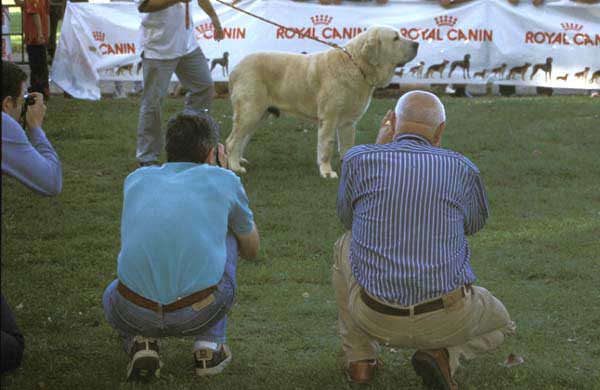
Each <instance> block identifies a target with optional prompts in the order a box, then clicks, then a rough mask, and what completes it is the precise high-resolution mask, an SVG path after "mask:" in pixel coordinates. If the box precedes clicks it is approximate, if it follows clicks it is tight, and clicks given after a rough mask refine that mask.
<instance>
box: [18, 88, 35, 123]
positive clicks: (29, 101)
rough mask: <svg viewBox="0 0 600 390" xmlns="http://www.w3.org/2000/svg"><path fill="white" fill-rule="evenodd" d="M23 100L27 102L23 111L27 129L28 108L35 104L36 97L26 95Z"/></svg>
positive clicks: (23, 119)
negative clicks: (26, 116)
mask: <svg viewBox="0 0 600 390" xmlns="http://www.w3.org/2000/svg"><path fill="white" fill-rule="evenodd" d="M23 98H24V99H25V102H24V103H23V108H22V109H21V119H22V121H23V128H25V125H26V120H25V115H27V108H28V107H29V106H33V105H34V104H35V96H33V95H29V94H26V95H25V96H23Z"/></svg>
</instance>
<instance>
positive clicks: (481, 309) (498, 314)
mask: <svg viewBox="0 0 600 390" xmlns="http://www.w3.org/2000/svg"><path fill="white" fill-rule="evenodd" d="M472 288H473V295H472V299H473V302H474V305H476V307H477V308H476V309H474V311H475V312H477V313H478V315H479V318H480V319H479V320H478V321H477V323H476V327H475V329H474V332H473V336H472V337H470V338H469V339H468V340H467V341H466V342H465V343H461V344H458V345H455V346H451V347H448V352H449V354H450V367H451V369H452V373H454V372H455V371H456V369H457V368H458V366H459V360H460V358H465V359H468V360H470V359H473V358H475V357H477V356H479V355H482V354H484V353H485V352H487V351H491V350H493V349H495V348H497V347H498V346H500V345H501V344H502V343H503V342H504V340H505V338H506V337H507V336H513V335H514V334H515V333H516V325H515V323H514V321H512V320H511V319H510V316H509V314H508V311H507V310H506V308H505V307H504V305H503V304H502V302H501V301H500V300H499V299H498V298H496V297H495V296H494V295H492V293H490V292H489V291H488V290H486V289H485V288H483V287H479V286H473V287H472Z"/></svg>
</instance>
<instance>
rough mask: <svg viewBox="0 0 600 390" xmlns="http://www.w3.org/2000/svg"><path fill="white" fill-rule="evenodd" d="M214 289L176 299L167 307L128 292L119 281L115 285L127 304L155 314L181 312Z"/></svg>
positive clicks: (130, 291)
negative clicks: (152, 311) (132, 304)
mask: <svg viewBox="0 0 600 390" xmlns="http://www.w3.org/2000/svg"><path fill="white" fill-rule="evenodd" d="M216 289H217V286H211V287H209V288H207V289H204V290H202V291H198V292H195V293H193V294H190V295H188V296H186V297H183V298H181V299H178V300H176V301H175V302H172V303H169V304H168V305H161V304H160V303H158V302H154V301H153V300H151V299H148V298H145V297H143V296H141V295H139V294H138V293H136V292H134V291H132V290H130V289H129V287H127V286H126V285H124V284H123V283H121V282H120V281H119V283H118V284H117V291H119V293H120V294H121V295H122V296H123V298H125V299H127V300H128V301H129V302H132V303H135V304H136V305H138V306H140V307H143V308H145V309H150V310H154V311H156V312H161V311H162V312H165V313H170V312H172V311H176V310H181V309H183V308H186V307H188V306H191V305H193V304H194V303H196V302H199V301H201V300H203V299H204V298H206V297H208V296H209V295H210V294H212V293H213V292H214V291H215V290H216Z"/></svg>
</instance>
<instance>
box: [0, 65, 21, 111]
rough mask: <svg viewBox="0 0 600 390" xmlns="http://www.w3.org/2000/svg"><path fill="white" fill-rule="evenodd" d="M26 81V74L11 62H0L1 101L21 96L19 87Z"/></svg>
mask: <svg viewBox="0 0 600 390" xmlns="http://www.w3.org/2000/svg"><path fill="white" fill-rule="evenodd" d="M25 81H27V73H25V72H24V71H23V69H21V68H20V67H19V66H18V65H16V64H13V63H12V62H8V61H2V100H1V101H4V98H6V97H7V96H10V97H12V98H14V99H17V98H18V97H19V95H20V94H21V92H22V91H21V86H22V85H23V82H25Z"/></svg>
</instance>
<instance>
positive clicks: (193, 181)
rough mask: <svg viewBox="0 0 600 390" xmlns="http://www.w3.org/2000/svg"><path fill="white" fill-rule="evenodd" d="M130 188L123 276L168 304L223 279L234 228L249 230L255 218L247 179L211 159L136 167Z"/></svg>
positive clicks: (124, 219)
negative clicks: (229, 236) (227, 242)
mask: <svg viewBox="0 0 600 390" xmlns="http://www.w3.org/2000/svg"><path fill="white" fill-rule="evenodd" d="M123 194H124V196H123V215H122V219H121V252H120V253H119V259H118V266H117V275H118V277H119V280H121V281H122V282H123V283H124V284H125V285H126V286H127V287H129V288H130V289H132V290H133V291H135V292H136V293H138V294H140V295H142V296H144V297H146V298H148V299H151V300H153V301H156V302H160V303H162V304H168V303H171V302H174V301H175V300H177V298H182V297H185V296H187V295H190V294H192V293H194V292H196V291H199V290H203V289H205V288H207V287H210V286H213V285H215V284H217V283H218V282H219V280H220V279H221V276H222V275H223V271H224V269H225V259H226V253H227V252H226V247H225V237H226V235H227V230H228V229H230V230H231V231H233V232H234V233H237V234H239V235H245V234H248V233H250V232H251V231H252V228H253V224H254V219H253V216H252V211H251V210H250V208H249V207H248V198H247V196H246V193H245V191H244V187H243V186H242V183H241V181H240V179H239V178H238V177H237V176H236V175H235V174H234V173H233V172H231V171H228V170H226V169H222V168H219V167H215V166H212V165H208V164H194V163H166V164H164V165H162V166H160V167H144V168H140V169H137V170H136V171H134V172H132V173H131V174H130V175H129V176H128V177H127V179H125V184H124V188H123Z"/></svg>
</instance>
